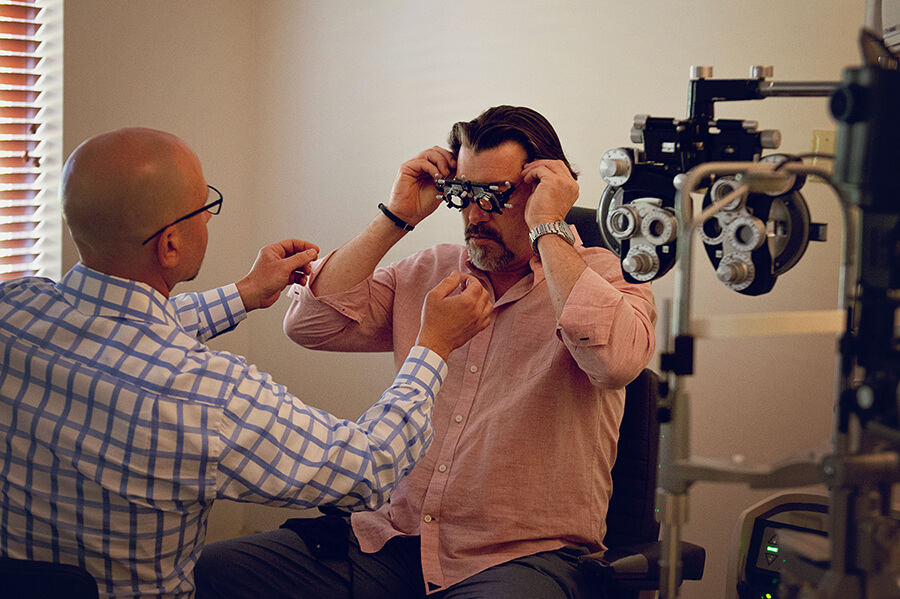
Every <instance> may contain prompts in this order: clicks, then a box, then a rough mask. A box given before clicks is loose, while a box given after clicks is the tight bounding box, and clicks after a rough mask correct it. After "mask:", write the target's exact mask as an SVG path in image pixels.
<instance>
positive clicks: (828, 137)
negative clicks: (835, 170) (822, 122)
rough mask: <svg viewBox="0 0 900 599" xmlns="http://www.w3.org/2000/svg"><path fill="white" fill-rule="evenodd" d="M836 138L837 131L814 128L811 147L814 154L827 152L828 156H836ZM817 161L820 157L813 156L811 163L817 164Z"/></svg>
mask: <svg viewBox="0 0 900 599" xmlns="http://www.w3.org/2000/svg"><path fill="white" fill-rule="evenodd" d="M836 138H837V133H836V132H835V131H824V130H821V129H814V130H813V132H812V148H810V149H811V150H812V152H813V153H814V154H827V155H828V156H834V142H835V139H836ZM817 163H818V159H817V158H816V157H813V159H812V161H811V162H810V164H812V165H816V164H817ZM829 163H830V161H829Z"/></svg>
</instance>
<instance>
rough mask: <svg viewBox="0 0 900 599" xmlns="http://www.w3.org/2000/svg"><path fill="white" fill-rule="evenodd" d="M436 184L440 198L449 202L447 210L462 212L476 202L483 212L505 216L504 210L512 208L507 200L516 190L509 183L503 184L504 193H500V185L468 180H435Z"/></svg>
mask: <svg viewBox="0 0 900 599" xmlns="http://www.w3.org/2000/svg"><path fill="white" fill-rule="evenodd" d="M434 184H435V186H436V187H437V188H438V190H439V191H440V192H441V195H439V196H438V197H439V198H441V199H442V200H444V201H445V202H447V208H456V209H458V210H462V209H463V208H465V207H466V206H468V205H469V203H470V202H475V204H477V205H478V207H479V208H481V209H482V210H483V211H485V212H493V213H495V214H503V208H512V206H511V205H510V204H508V203H507V201H506V200H507V199H508V198H509V196H510V195H512V192H514V191H515V190H516V186H515V185H513V184H512V183H510V182H509V181H504V182H503V183H502V186H504V187H506V190H504V191H500V187H501V184H498V183H473V182H471V181H468V180H466V179H435V181H434ZM470 196H471V199H470Z"/></svg>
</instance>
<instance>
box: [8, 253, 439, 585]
mask: <svg viewBox="0 0 900 599" xmlns="http://www.w3.org/2000/svg"><path fill="white" fill-rule="evenodd" d="M245 317H246V314H245V312H244V308H243V304H242V302H241V299H240V296H239V295H238V293H237V288H236V287H235V286H234V285H230V286H227V287H223V288H220V289H216V290H213V291H208V292H205V293H203V294H183V295H180V296H177V297H175V298H173V299H172V300H167V299H166V298H165V297H163V296H162V295H161V294H159V293H157V292H156V291H154V290H153V289H152V288H150V287H149V286H148V285H145V284H141V283H136V282H134V281H127V280H123V279H119V278H116V277H112V276H108V275H104V274H101V273H98V272H96V271H93V270H90V269H88V268H86V267H85V266H83V265H81V264H79V265H76V266H75V267H74V268H73V269H72V270H71V271H69V273H68V274H67V275H66V276H65V277H64V278H63V280H62V281H61V282H60V283H58V284H54V283H53V282H52V281H49V280H47V279H39V278H28V279H19V280H17V281H13V282H10V283H6V284H3V285H0V351H2V353H3V357H2V364H0V447H2V455H0V475H2V476H0V485H2V498H0V500H2V512H0V555H3V556H10V557H17V558H25V559H37V560H47V561H57V562H67V563H75V564H79V565H81V566H82V567H85V568H87V570H88V571H89V572H91V574H93V576H94V577H95V578H96V579H97V581H98V584H99V587H100V592H101V596H110V597H130V596H141V597H182V596H191V595H192V594H193V582H192V571H193V568H194V564H195V563H196V561H197V558H198V556H199V554H200V550H201V548H202V546H203V542H204V539H205V536H206V522H207V516H208V514H209V508H210V507H211V505H212V502H213V500H214V499H219V498H225V499H233V500H237V501H251V502H258V503H267V504H270V505H277V506H296V507H312V506H317V505H322V504H335V505H339V506H344V507H347V508H350V509H366V508H369V509H372V508H375V507H377V506H378V505H380V504H382V503H383V502H385V501H386V499H387V497H388V495H389V493H390V492H391V490H392V489H393V487H394V485H395V483H396V481H397V480H398V479H399V478H400V477H401V476H402V475H403V474H405V473H406V472H407V471H409V470H410V469H411V468H412V466H413V465H414V464H415V462H416V461H417V460H418V459H419V458H420V457H421V456H422V455H423V453H424V451H425V449H426V448H427V446H428V444H429V443H430V442H431V435H432V431H431V426H430V424H431V423H430V416H431V410H432V401H433V398H434V395H435V394H436V393H437V392H438V391H439V390H440V387H441V384H442V382H443V379H444V378H445V376H446V373H447V366H446V364H444V362H443V361H442V360H441V359H440V357H439V356H437V354H434V353H433V352H431V351H429V350H427V349H425V348H422V347H416V348H414V349H413V351H411V352H410V355H409V358H408V360H407V361H406V363H405V364H404V367H403V369H402V370H401V371H400V373H399V374H398V376H397V379H396V380H395V382H394V384H393V386H392V387H391V388H390V389H388V390H387V391H386V392H385V394H384V395H383V396H382V398H381V400H380V401H379V402H378V403H376V404H375V405H374V406H373V407H372V408H371V409H369V411H367V412H366V413H365V414H364V415H363V416H362V417H361V418H360V419H359V420H358V421H357V423H353V422H348V421H344V420H339V419H337V418H335V417H333V416H331V415H330V414H328V413H326V412H323V411H320V410H317V409H315V408H312V407H309V406H307V405H305V404H304V403H303V402H301V401H300V400H299V399H297V398H295V397H293V396H292V395H290V394H289V393H288V392H287V390H286V389H285V388H284V387H282V386H281V385H278V384H277V383H275V382H274V381H273V380H272V379H271V377H270V376H269V375H267V374H265V373H262V372H259V371H258V370H257V369H256V367H255V366H252V365H250V364H248V363H247V362H246V361H245V360H244V359H243V358H241V357H239V356H236V355H233V354H230V353H227V352H221V351H213V350H211V349H209V348H208V347H206V346H205V345H203V343H202V341H205V340H207V339H210V338H212V337H214V336H215V335H217V334H220V333H222V332H225V331H227V330H230V329H231V328H233V327H234V326H235V325H236V324H237V323H238V322H240V321H241V320H243V319H244V318H245Z"/></svg>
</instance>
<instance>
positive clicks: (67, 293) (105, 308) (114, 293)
mask: <svg viewBox="0 0 900 599" xmlns="http://www.w3.org/2000/svg"><path fill="white" fill-rule="evenodd" d="M56 287H57V289H58V290H59V291H60V293H62V295H63V297H64V298H65V300H66V301H67V302H69V303H70V304H71V305H72V307H73V308H75V309H76V310H78V311H79V312H81V313H82V314H87V315H89V316H104V317H108V318H123V319H127V320H141V321H148V322H154V323H160V324H173V325H176V326H177V324H178V319H177V318H176V317H175V309H174V307H173V306H172V305H171V303H170V302H169V300H168V299H167V298H166V297H165V296H164V295H162V294H161V293H160V292H158V291H157V290H155V289H154V288H153V287H151V286H150V285H148V284H146V283H140V282H138V281H131V280H128V279H122V278H119V277H115V276H113V275H108V274H104V273H102V272H98V271H96V270H93V269H91V268H88V267H87V266H85V265H84V264H82V263H81V262H79V263H78V264H76V265H75V266H74V267H72V270H70V271H69V272H68V273H66V275H65V276H64V277H63V278H62V280H61V281H60V282H59V283H57V284H56Z"/></svg>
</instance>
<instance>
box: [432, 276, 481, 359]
mask: <svg viewBox="0 0 900 599" xmlns="http://www.w3.org/2000/svg"><path fill="white" fill-rule="evenodd" d="M457 289H460V290H461V291H460V292H459V293H455V291H456V290H457ZM493 311H494V306H493V304H492V303H491V297H490V295H489V294H488V292H487V290H486V289H485V288H484V287H483V286H482V285H481V283H480V282H479V281H478V279H476V278H475V277H473V276H470V275H464V274H462V273H461V272H459V271H458V270H456V271H453V273H452V274H451V275H450V276H448V277H447V278H445V279H444V280H443V281H441V282H440V283H438V284H437V286H436V287H435V288H434V289H432V290H431V291H429V292H428V295H426V296H425V305H424V306H422V325H421V326H420V328H419V336H418V338H417V339H416V345H422V346H424V347H427V348H428V349H430V350H432V351H434V352H436V353H437V354H438V355H440V356H441V357H442V358H443V359H444V361H445V362H446V361H447V358H448V357H449V356H450V352H452V351H453V350H454V349H456V348H457V347H460V346H461V345H464V344H465V343H467V342H468V341H469V339H471V338H472V337H474V336H475V335H477V334H478V333H479V332H481V331H482V330H484V329H485V328H486V327H487V326H488V325H489V324H490V322H491V313H492V312H493Z"/></svg>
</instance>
